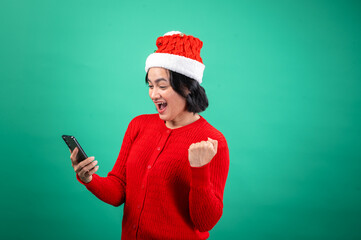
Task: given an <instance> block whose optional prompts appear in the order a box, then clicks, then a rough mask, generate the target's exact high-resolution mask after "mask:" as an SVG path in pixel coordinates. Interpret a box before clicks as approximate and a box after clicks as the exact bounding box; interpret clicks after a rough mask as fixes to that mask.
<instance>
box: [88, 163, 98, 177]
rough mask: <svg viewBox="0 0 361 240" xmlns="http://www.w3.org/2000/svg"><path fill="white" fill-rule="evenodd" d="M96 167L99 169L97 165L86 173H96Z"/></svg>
mask: <svg viewBox="0 0 361 240" xmlns="http://www.w3.org/2000/svg"><path fill="white" fill-rule="evenodd" d="M98 169H99V165H98V166H95V167H93V169H91V170H90V171H89V173H88V174H89V176H91V175H93V174H94V173H96V171H98Z"/></svg>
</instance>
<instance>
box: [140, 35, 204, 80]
mask: <svg viewBox="0 0 361 240" xmlns="http://www.w3.org/2000/svg"><path fill="white" fill-rule="evenodd" d="M156 45H157V47H158V50H156V51H155V52H154V53H152V54H150V55H149V56H148V58H147V60H146V62H145V71H146V72H148V70H149V68H151V67H162V68H166V69H169V70H172V71H174V72H177V73H180V74H183V75H185V76H187V77H190V78H193V79H195V80H196V81H198V82H199V83H201V82H202V77H203V71H204V68H205V66H204V64H203V61H202V58H201V56H200V52H201V48H202V46H203V42H202V41H201V40H199V39H198V38H196V37H193V36H190V35H185V34H183V33H181V32H178V31H171V32H167V33H166V34H164V35H163V36H162V37H159V38H158V39H157V42H156Z"/></svg>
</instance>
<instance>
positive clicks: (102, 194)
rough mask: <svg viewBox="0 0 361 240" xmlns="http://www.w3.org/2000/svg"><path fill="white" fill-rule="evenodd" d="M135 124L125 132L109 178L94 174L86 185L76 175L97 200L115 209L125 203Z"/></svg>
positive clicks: (130, 125) (132, 122) (131, 123)
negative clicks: (127, 163) (127, 169)
mask: <svg viewBox="0 0 361 240" xmlns="http://www.w3.org/2000/svg"><path fill="white" fill-rule="evenodd" d="M134 122H135V121H134V119H133V120H132V121H131V122H130V124H129V126H128V128H127V131H126V132H125V135H124V139H123V143H122V146H121V149H120V152H119V155H118V158H117V160H116V162H115V164H114V167H113V169H112V170H111V171H110V172H109V173H108V175H107V177H100V176H99V175H97V174H93V179H92V180H91V181H90V182H89V183H84V182H82V181H81V180H80V178H79V176H78V175H77V174H76V177H77V179H78V181H79V182H80V183H81V184H83V185H84V186H85V187H86V188H87V189H88V190H89V191H90V192H92V193H93V194H94V195H95V196H96V197H97V198H99V199H100V200H102V201H104V202H106V203H108V204H111V205H113V206H115V207H117V206H120V205H121V204H123V203H124V201H125V189H126V175H125V173H126V161H127V158H128V154H129V151H130V148H131V146H132V143H133V141H134V139H135V137H136V126H134V125H135V123H134Z"/></svg>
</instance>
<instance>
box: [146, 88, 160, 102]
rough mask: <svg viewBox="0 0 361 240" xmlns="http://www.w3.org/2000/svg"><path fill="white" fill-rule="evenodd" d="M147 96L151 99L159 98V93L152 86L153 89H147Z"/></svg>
mask: <svg viewBox="0 0 361 240" xmlns="http://www.w3.org/2000/svg"><path fill="white" fill-rule="evenodd" d="M149 96H150V98H151V99H152V100H153V101H154V100H157V99H159V98H160V94H159V92H158V90H157V88H156V87H154V88H153V89H149Z"/></svg>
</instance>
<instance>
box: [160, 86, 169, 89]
mask: <svg viewBox="0 0 361 240" xmlns="http://www.w3.org/2000/svg"><path fill="white" fill-rule="evenodd" d="M159 88H160V89H166V88H167V86H159Z"/></svg>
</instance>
